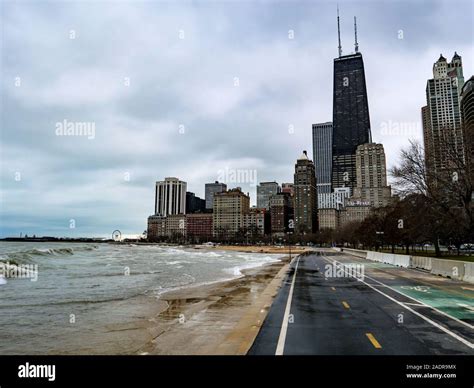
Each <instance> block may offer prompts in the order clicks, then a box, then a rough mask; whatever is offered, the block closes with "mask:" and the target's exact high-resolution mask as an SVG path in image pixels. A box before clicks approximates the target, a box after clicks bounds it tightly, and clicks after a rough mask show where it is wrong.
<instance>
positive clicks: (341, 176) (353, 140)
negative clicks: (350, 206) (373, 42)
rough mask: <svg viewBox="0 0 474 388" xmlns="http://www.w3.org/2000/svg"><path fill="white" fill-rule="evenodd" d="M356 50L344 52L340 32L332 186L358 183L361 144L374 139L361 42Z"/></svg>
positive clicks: (333, 136) (334, 113) (333, 133)
mask: <svg viewBox="0 0 474 388" xmlns="http://www.w3.org/2000/svg"><path fill="white" fill-rule="evenodd" d="M354 27H355V32H356V34H355V38H356V39H355V53H354V54H350V55H342V48H341V42H340V33H339V15H338V35H339V57H338V58H335V59H334V96H333V119H332V125H333V131H332V187H333V188H336V187H350V188H354V187H355V185H356V160H355V154H356V149H357V146H359V145H360V144H364V143H370V142H371V141H372V137H371V132H370V118H369V103H368V100H367V88H366V83H365V70H364V61H363V59H362V54H361V53H360V52H359V45H358V43H357V27H356V24H355V18H354Z"/></svg>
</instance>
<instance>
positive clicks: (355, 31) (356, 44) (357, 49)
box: [354, 16, 359, 53]
mask: <svg viewBox="0 0 474 388" xmlns="http://www.w3.org/2000/svg"><path fill="white" fill-rule="evenodd" d="M354 38H355V42H354V46H355V52H356V53H358V52H359V43H357V18H356V17H355V16H354Z"/></svg>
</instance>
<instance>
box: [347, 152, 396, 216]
mask: <svg viewBox="0 0 474 388" xmlns="http://www.w3.org/2000/svg"><path fill="white" fill-rule="evenodd" d="M356 167H357V186H356V187H355V188H354V196H353V199H352V200H353V202H354V201H360V202H361V203H363V204H368V205H370V206H372V207H382V206H387V205H388V203H389V201H390V198H391V195H392V193H391V188H390V186H387V167H386V162H385V152H384V148H383V145H382V144H377V143H368V144H362V145H360V146H359V147H357V152H356Z"/></svg>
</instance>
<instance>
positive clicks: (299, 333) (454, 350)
mask: <svg viewBox="0 0 474 388" xmlns="http://www.w3.org/2000/svg"><path fill="white" fill-rule="evenodd" d="M362 265H363V266H362ZM331 271H332V272H331ZM466 286H469V285H468V284H467V283H462V282H455V281H452V280H449V279H441V278H438V277H435V276H433V275H431V274H425V273H423V272H421V271H418V270H412V269H401V268H397V267H393V266H388V265H385V264H379V263H372V262H368V261H367V260H363V259H359V258H356V257H354V256H349V255H345V254H341V253H335V252H320V255H317V254H316V253H315V254H312V255H308V256H299V257H298V258H295V259H294V260H293V262H292V265H291V268H290V271H289V273H288V275H287V278H286V280H285V281H284V284H283V286H282V288H281V289H280V291H279V293H278V295H277V297H276V298H275V300H274V302H273V304H272V307H271V309H270V311H269V313H268V315H267V318H266V319H265V322H264V325H263V327H262V329H261V330H260V333H259V334H258V336H257V338H256V340H255V342H254V344H253V346H252V348H251V349H250V351H249V354H252V355H257V354H266V355H269V354H272V355H274V354H285V355H294V354H313V355H378V354H380V355H432V354H439V355H442V354H444V355H446V354H448V355H457V354H474V326H473V324H474V319H473V318H474V303H473V301H474V286H472V285H471V287H472V288H471V287H466ZM413 298H414V299H413ZM440 301H444V302H443V303H440Z"/></svg>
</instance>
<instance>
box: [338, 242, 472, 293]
mask: <svg viewBox="0 0 474 388" xmlns="http://www.w3.org/2000/svg"><path fill="white" fill-rule="evenodd" d="M334 249H335V250H337V251H339V252H341V251H343V252H346V253H348V254H350V255H353V256H357V257H361V258H364V259H367V260H371V261H377V262H379V263H385V264H391V265H394V266H398V267H404V268H415V269H423V270H425V271H428V272H431V273H432V274H433V275H438V276H443V277H447V278H451V279H456V280H462V281H465V282H468V283H472V284H474V263H470V262H467V261H461V260H445V259H437V258H434V257H423V256H411V255H398V254H393V253H382V252H374V251H363V250H359V249H350V248H342V249H341V248H334Z"/></svg>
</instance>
